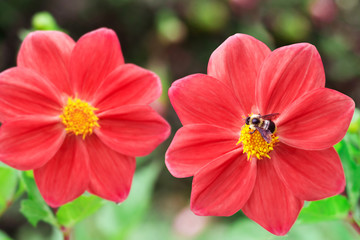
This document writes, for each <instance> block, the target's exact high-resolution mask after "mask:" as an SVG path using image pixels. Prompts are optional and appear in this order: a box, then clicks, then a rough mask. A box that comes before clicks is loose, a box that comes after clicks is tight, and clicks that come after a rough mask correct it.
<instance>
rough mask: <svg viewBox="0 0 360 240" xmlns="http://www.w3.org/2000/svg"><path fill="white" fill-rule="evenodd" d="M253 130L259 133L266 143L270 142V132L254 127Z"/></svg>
mask: <svg viewBox="0 0 360 240" xmlns="http://www.w3.org/2000/svg"><path fill="white" fill-rule="evenodd" d="M255 128H256V129H257V130H258V131H259V133H260V134H261V136H262V137H263V138H264V139H265V141H266V142H267V143H270V142H271V132H270V131H269V130H265V129H262V128H260V127H255Z"/></svg>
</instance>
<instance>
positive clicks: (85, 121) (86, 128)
mask: <svg viewBox="0 0 360 240" xmlns="http://www.w3.org/2000/svg"><path fill="white" fill-rule="evenodd" d="M96 110H98V109H97V108H94V107H93V106H91V105H90V104H89V103H87V102H84V101H82V100H80V99H78V98H75V99H73V98H72V97H69V98H68V101H67V105H66V106H64V107H63V113H62V114H61V115H60V118H61V119H62V122H63V124H64V125H65V127H66V128H65V130H66V132H67V133H74V134H75V135H80V134H82V137H83V139H85V137H86V136H87V135H90V134H92V132H93V130H94V128H95V127H100V126H99V124H98V122H97V120H99V118H98V117H97V116H96V115H95V113H94V111H96Z"/></svg>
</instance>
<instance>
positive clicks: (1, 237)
mask: <svg viewBox="0 0 360 240" xmlns="http://www.w3.org/2000/svg"><path fill="white" fill-rule="evenodd" d="M0 240H11V238H10V237H9V236H7V235H6V234H5V233H3V232H2V231H0Z"/></svg>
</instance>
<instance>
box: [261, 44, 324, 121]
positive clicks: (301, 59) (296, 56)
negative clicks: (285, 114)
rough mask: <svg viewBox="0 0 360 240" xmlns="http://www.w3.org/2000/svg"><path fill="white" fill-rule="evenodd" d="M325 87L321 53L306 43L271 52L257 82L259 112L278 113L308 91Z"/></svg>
mask: <svg viewBox="0 0 360 240" xmlns="http://www.w3.org/2000/svg"><path fill="white" fill-rule="evenodd" d="M321 87H325V74H324V68H323V65H322V61H321V58H320V55H319V53H318V51H317V50H316V48H315V47H314V46H312V45H310V44H308V43H300V44H293V45H290V46H286V47H282V48H279V49H277V50H275V51H274V52H272V53H271V54H270V55H269V56H268V57H267V58H266V60H265V61H264V63H263V66H262V68H261V71H260V75H259V81H258V85H257V86H256V91H257V92H256V96H257V97H256V99H257V102H258V107H259V110H260V113H261V114H269V113H281V112H282V111H283V110H284V109H285V108H286V107H287V106H289V105H290V104H291V103H292V102H293V101H295V100H296V99H297V98H299V97H300V96H301V95H303V94H304V93H306V92H307V91H310V90H313V89H316V88H321Z"/></svg>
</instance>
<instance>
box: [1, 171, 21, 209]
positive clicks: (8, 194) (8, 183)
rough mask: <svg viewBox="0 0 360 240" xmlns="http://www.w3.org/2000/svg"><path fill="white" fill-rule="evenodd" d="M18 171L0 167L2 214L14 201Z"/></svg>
mask: <svg viewBox="0 0 360 240" xmlns="http://www.w3.org/2000/svg"><path fill="white" fill-rule="evenodd" d="M17 174H18V173H17V171H16V170H14V169H11V168H8V167H0V184H1V188H0V212H3V211H4V210H5V209H6V208H7V206H8V204H10V203H11V202H12V201H13V198H14V195H15V193H16V187H17V184H18V177H17Z"/></svg>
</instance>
